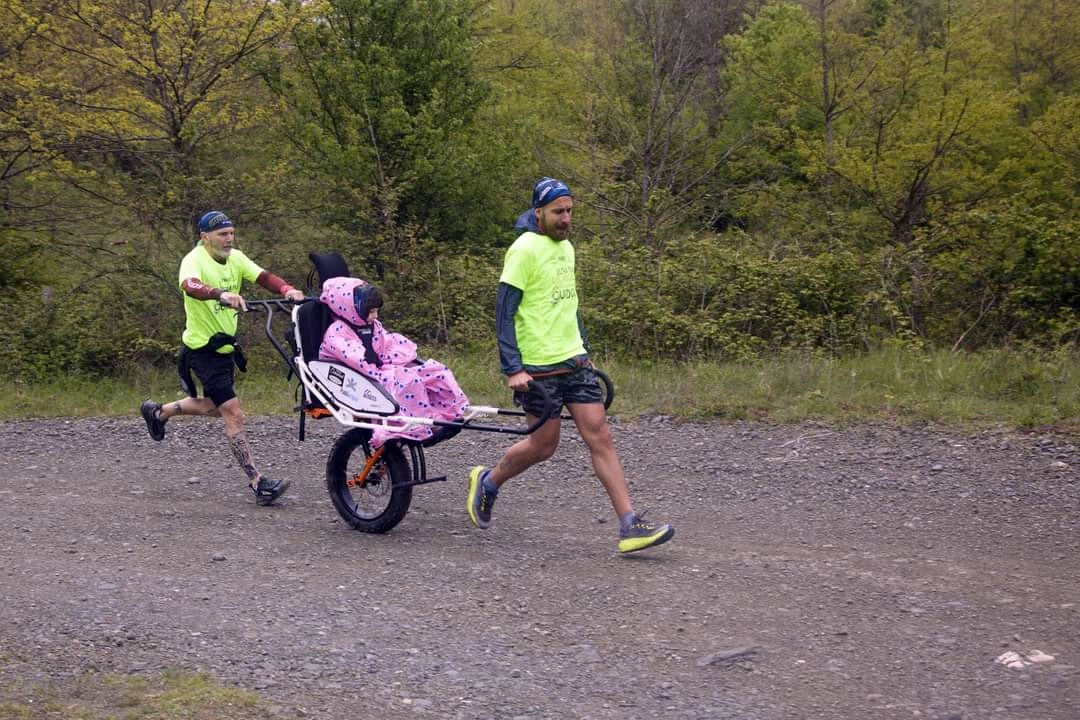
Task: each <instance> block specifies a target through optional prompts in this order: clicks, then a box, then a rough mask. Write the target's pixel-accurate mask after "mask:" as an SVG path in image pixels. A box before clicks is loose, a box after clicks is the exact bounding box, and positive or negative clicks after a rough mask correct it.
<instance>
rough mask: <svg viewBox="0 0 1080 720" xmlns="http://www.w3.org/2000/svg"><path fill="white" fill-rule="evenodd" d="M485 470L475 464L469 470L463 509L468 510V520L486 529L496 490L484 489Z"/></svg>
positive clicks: (489, 520) (489, 522) (496, 495)
mask: <svg viewBox="0 0 1080 720" xmlns="http://www.w3.org/2000/svg"><path fill="white" fill-rule="evenodd" d="M486 470H487V468H485V467H484V466H483V465H477V466H476V467H474V468H473V469H471V470H469V497H468V499H467V500H466V501H465V509H466V510H468V512H469V520H471V521H472V524H473V525H475V526H476V527H478V528H480V529H481V530H486V529H487V527H488V526H489V525H491V508H492V506H493V505H494V504H495V498H497V497H498V496H499V493H497V492H489V491H487V490H485V489H484V481H483V479H484V473H485V471H486Z"/></svg>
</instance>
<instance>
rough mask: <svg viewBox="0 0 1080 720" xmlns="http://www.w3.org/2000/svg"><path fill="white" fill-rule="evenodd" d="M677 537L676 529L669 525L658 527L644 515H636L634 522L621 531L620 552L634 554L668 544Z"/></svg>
mask: <svg viewBox="0 0 1080 720" xmlns="http://www.w3.org/2000/svg"><path fill="white" fill-rule="evenodd" d="M673 537H675V528H673V527H672V526H671V525H668V524H667V523H665V524H663V525H656V524H655V523H651V522H648V521H647V520H645V519H644V518H643V517H642V515H635V516H634V520H633V522H631V523H630V524H629V525H628V526H627V527H625V528H622V529H620V530H619V552H621V553H632V552H637V551H638V550H644V549H645V548H650V547H655V546H656V545H661V544H663V543H666V542H667V541H668V540H670V539H671V538H673Z"/></svg>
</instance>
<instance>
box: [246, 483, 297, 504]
mask: <svg viewBox="0 0 1080 720" xmlns="http://www.w3.org/2000/svg"><path fill="white" fill-rule="evenodd" d="M248 487H250V488H251V492H253V493H255V504H256V505H270V504H271V503H273V502H274V501H275V500H277V499H278V498H279V497H281V496H282V495H284V494H285V491H286V490H288V489H289V481H288V480H271V479H270V478H268V477H261V478H259V482H258V483H257V484H255V485H248Z"/></svg>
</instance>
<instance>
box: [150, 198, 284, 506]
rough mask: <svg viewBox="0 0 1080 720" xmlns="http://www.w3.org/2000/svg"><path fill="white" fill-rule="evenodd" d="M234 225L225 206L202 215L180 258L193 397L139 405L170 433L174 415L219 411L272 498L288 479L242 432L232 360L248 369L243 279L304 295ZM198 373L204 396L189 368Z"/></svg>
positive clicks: (260, 498)
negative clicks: (267, 471)
mask: <svg viewBox="0 0 1080 720" xmlns="http://www.w3.org/2000/svg"><path fill="white" fill-rule="evenodd" d="M235 240H236V230H235V228H234V227H233V223H232V220H230V219H229V218H228V216H226V215H225V213H223V212H221V211H219V210H211V211H210V212H208V213H206V214H205V215H203V216H202V218H200V219H199V242H198V244H196V245H195V247H194V248H193V249H192V250H191V252H189V253H188V254H187V255H186V256H185V257H184V259H183V260H182V261H181V263H180V289H181V290H182V291H183V293H184V314H185V316H186V318H187V322H186V325H185V327H184V335H183V347H182V348H181V352H180V364H179V370H180V381H181V384H183V386H184V390H185V392H187V394H188V397H186V398H184V399H183V400H179V401H177V402H170V403H166V404H164V405H162V404H160V403H156V402H154V401H153V400H146V401H145V402H143V404H142V407H141V408H140V412H141V413H142V417H143V420H145V421H146V430H147V432H149V433H150V437H151V438H153V439H154V440H157V441H160V440H163V439H164V438H165V421H166V420H168V419H169V418H171V417H173V416H174V415H202V416H208V417H220V418H221V419H222V420H223V421H224V424H225V437H226V438H228V441H229V449H230V450H232V453H233V456H234V457H235V458H236V461H237V462H238V463H239V464H240V467H241V468H242V469H243V471H244V473H245V474H246V475H247V477H248V485H249V487H250V488H251V490H252V492H254V493H255V501H256V502H257V503H258V504H259V505H269V504H271V503H273V502H274V501H275V500H277V499H278V498H279V497H281V495H282V494H283V493H284V492H285V490H286V489H288V487H289V483H288V482H287V481H284V480H272V479H270V478H268V477H266V476H265V475H263V474H262V473H260V472H259V470H258V469H257V468H256V467H255V463H254V462H253V461H252V459H251V449H250V447H249V446H248V441H247V436H246V435H245V433H244V412H243V410H242V409H241V408H240V398H238V397H236V391H235V390H234V389H233V384H234V382H235V376H234V372H233V367H234V366H237V367H239V368H240V369H241V370H243V369H244V368H245V366H246V362H245V361H244V358H243V354H242V353H241V352H240V349H239V348H238V347H236V344H235V343H236V325H237V311H243V310H246V309H247V304H246V303H245V302H244V296H243V295H241V294H240V286H241V285H242V284H243V282H244V281H245V280H246V281H248V282H254V283H257V284H259V285H260V286H262V287H264V288H266V289H267V290H270V291H271V292H275V293H280V294H281V295H284V296H285V298H286V299H288V300H303V299H304V293H302V292H301V291H299V290H297V289H295V288H293V287H292V286H291V285H289V284H288V283H286V282H285V281H284V280H282V279H281V278H279V277H278V276H277V275H274V274H273V273H271V272H268V271H266V270H263V269H262V268H261V267H259V266H258V265H257V264H256V263H255V262H254V261H253V260H251V258H249V257H248V256H246V255H244V253H242V252H240V251H239V250H237V249H236V248H235V247H233V245H234V243H235ZM192 374H194V375H195V376H196V377H198V378H199V381H200V382H201V383H202V387H203V397H199V393H198V389H197V388H196V387H195V383H194V382H193V380H192V378H191V375H192Z"/></svg>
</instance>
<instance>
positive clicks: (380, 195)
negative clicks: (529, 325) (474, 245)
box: [268, 0, 515, 277]
mask: <svg viewBox="0 0 1080 720" xmlns="http://www.w3.org/2000/svg"><path fill="white" fill-rule="evenodd" d="M478 22H479V17H478V7H477V5H476V4H475V3H474V2H472V1H471V0H438V1H437V2H420V1H419V0H405V1H404V2H402V1H399V0H329V2H326V3H325V4H324V5H323V6H321V7H320V9H319V17H318V19H317V20H316V21H314V22H310V23H306V24H304V25H301V26H298V27H297V28H296V30H295V32H294V34H293V45H294V50H293V53H292V54H291V55H290V56H289V57H288V58H287V62H285V63H283V64H282V65H281V67H280V68H278V69H277V71H275V72H274V73H272V74H268V78H269V80H270V83H271V87H273V89H274V90H275V91H276V92H277V93H279V94H280V96H281V97H282V98H283V99H284V100H285V101H286V102H287V103H288V106H289V109H290V113H289V115H288V118H287V121H288V123H289V125H290V128H291V138H292V140H293V142H294V143H295V144H296V146H297V148H298V149H299V150H300V152H301V155H302V157H303V162H304V163H305V165H306V166H307V168H308V170H309V171H310V172H314V173H317V174H319V175H320V176H322V177H324V178H326V180H327V182H329V183H332V185H333V188H334V195H333V197H332V202H330V203H328V204H327V205H326V206H325V207H323V208H322V211H323V217H324V219H325V222H327V223H328V224H332V225H334V226H337V227H339V228H341V229H342V230H343V231H344V232H345V233H346V234H347V235H348V236H349V237H351V241H350V250H351V251H352V252H353V254H354V255H356V256H359V257H361V258H363V262H364V264H365V265H366V266H367V267H368V268H370V269H371V270H373V271H374V272H375V273H376V275H377V276H378V277H383V276H384V275H385V274H386V270H387V268H390V267H393V268H394V269H395V271H400V270H404V268H403V267H402V264H401V259H402V258H404V257H406V256H407V255H408V254H409V250H408V246H409V245H410V244H413V243H415V242H416V241H417V240H418V239H421V238H424V237H427V236H428V235H429V234H430V235H433V236H435V237H437V238H439V239H440V240H441V241H445V242H449V243H451V244H457V245H461V244H462V243H464V242H465V241H466V240H468V241H470V242H481V243H482V242H485V241H486V239H488V238H490V237H491V235H492V234H493V232H494V231H495V229H496V228H497V227H500V226H501V227H505V226H506V225H507V222H508V216H509V215H510V211H509V210H505V208H502V207H496V208H495V210H505V212H504V213H498V212H494V211H493V210H492V209H491V208H490V205H489V203H490V201H491V198H492V197H493V196H494V197H496V198H497V197H499V193H498V192H497V191H496V189H497V188H498V187H499V185H500V182H501V181H500V178H499V176H498V171H499V166H500V164H502V163H503V162H504V161H506V160H507V159H508V158H512V157H513V155H514V154H515V147H514V145H513V143H512V141H511V140H510V138H508V137H505V136H502V135H500V134H499V133H498V132H497V130H496V129H485V128H483V127H481V126H479V125H478V124H477V118H478V117H480V113H481V112H482V111H483V109H484V107H485V103H487V102H488V98H489V93H490V90H489V86H488V84H487V83H486V82H484V81H483V80H482V79H481V78H480V76H479V74H478V72H477V69H476V45H477V42H476V40H475V39H474V33H475V32H476V27H477V23H478ZM393 274H396V273H393Z"/></svg>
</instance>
